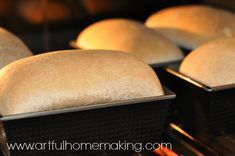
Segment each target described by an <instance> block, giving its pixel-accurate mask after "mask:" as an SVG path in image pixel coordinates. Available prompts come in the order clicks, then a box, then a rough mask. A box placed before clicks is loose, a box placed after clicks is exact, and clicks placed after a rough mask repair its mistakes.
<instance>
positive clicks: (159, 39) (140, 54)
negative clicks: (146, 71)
mask: <svg viewBox="0 0 235 156" xmlns="http://www.w3.org/2000/svg"><path fill="white" fill-rule="evenodd" d="M76 42H77V46H78V47H80V48H83V49H108V50H118V51H123V52H127V53H131V54H132V55H134V56H135V57H137V58H139V59H141V60H142V61H144V62H146V63H148V64H156V63H164V62H170V61H176V60H181V59H182V58H183V53H182V52H181V51H180V49H179V48H178V47H177V46H176V45H174V44H173V43H172V42H171V41H169V40H168V39H166V38H165V37H164V36H162V35H161V34H159V33H157V32H155V31H153V30H151V29H148V28H146V27H145V26H144V25H143V24H141V23H139V22H136V21H132V20H127V19H108V20H103V21H99V22H97V23H94V24H92V25H90V26H89V27H87V28H86V29H85V30H83V31H82V32H81V34H80V35H79V36H78V38H77V41H76Z"/></svg>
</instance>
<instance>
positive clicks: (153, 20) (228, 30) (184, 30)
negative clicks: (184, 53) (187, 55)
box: [145, 5, 235, 50]
mask: <svg viewBox="0 0 235 156" xmlns="http://www.w3.org/2000/svg"><path fill="white" fill-rule="evenodd" d="M145 25H146V26H147V27H150V28H155V30H157V31H158V32H160V33H162V34H164V35H165V36H167V37H168V38H169V39H171V40H172V41H173V42H175V43H176V44H177V45H179V46H181V47H182V48H185V49H189V50H191V49H195V48H197V47H198V46H200V45H201V44H203V43H205V42H207V41H209V40H212V39H217V38H221V37H231V36H234V35H235V15H234V14H233V13H231V12H229V11H225V10H222V9H219V8H214V7H209V6H202V5H189V6H176V7H171V8H167V9H164V10H161V11H159V12H157V13H155V14H153V15H151V16H150V17H149V18H148V19H147V20H146V22H145Z"/></svg>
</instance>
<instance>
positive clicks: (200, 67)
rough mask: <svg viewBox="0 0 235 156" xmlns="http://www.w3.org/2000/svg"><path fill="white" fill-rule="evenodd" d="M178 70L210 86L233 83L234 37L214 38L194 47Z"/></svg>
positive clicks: (234, 64) (234, 75) (234, 61)
mask: <svg viewBox="0 0 235 156" xmlns="http://www.w3.org/2000/svg"><path fill="white" fill-rule="evenodd" d="M180 72H181V73H183V74H185V75H187V76H189V77H190V78H192V79H194V80H197V81H199V82H201V83H203V84H205V85H207V86H210V87H216V86H223V85H229V84H235V38H233V37H228V38H221V39H216V40H213V41H210V42H208V43H206V44H204V45H202V46H200V47H199V48H197V49H195V50H194V51H192V52H191V53H190V54H189V55H188V56H187V57H186V58H185V59H184V60H183V62H182V64H181V66H180Z"/></svg>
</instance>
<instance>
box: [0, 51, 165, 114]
mask: <svg viewBox="0 0 235 156" xmlns="http://www.w3.org/2000/svg"><path fill="white" fill-rule="evenodd" d="M160 95H163V90H162V87H161V84H160V82H159V80H158V78H157V76H156V74H155V72H154V71H153V70H152V69H151V67H149V66H148V65H147V64H145V63H143V62H142V61H139V60H137V59H136V58H134V57H133V56H129V55H127V54H124V53H121V52H112V51H104V50H100V51H98V50H94V51H85V50H84V51H79V50H68V51H57V52H50V53H45V54H41V55H36V56H32V57H28V58H24V59H21V60H18V61H15V62H13V63H11V64H9V65H7V66H5V67H4V68H3V69H2V70H0V113H1V114H2V115H11V114H19V113H26V112H35V111H44V110H51V109H59V108H67V107H73V106H82V105H90V104H98V103H105V102H112V101H120V100H127V99H135V98H143V97H152V96H160Z"/></svg>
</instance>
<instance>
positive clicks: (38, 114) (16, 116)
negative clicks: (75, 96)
mask: <svg viewBox="0 0 235 156" xmlns="http://www.w3.org/2000/svg"><path fill="white" fill-rule="evenodd" d="M163 89H164V93H165V94H164V95H161V96H154V97H146V98H136V99H130V100H122V101H116V102H107V103H102V104H92V105H86V106H77V107H71V108H62V109H56V110H48V111H40V112H30V113H23V114H14V115H6V116H1V117H0V121H10V120H18V119H26V118H34V117H42V116H48V115H56V114H63V113H72V112H77V111H86V110H95V109H101V108H110V107H116V106H124V105H132V104H139V103H143V102H151V101H161V100H170V99H174V98H175V97H176V95H175V94H174V93H173V92H172V91H171V90H169V89H167V88H165V87H163Z"/></svg>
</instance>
